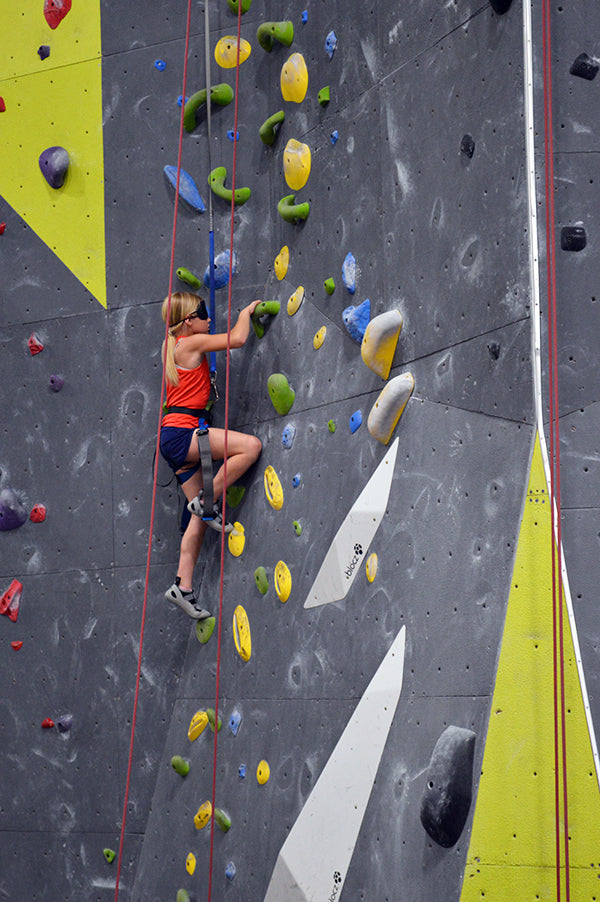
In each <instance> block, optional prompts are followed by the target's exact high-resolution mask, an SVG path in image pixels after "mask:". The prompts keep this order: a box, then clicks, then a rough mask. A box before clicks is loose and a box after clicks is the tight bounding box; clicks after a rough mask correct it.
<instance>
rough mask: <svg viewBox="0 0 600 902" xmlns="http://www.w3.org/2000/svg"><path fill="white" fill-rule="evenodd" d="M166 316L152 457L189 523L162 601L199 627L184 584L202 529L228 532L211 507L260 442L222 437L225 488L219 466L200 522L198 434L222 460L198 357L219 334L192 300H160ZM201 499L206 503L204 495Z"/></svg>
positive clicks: (244, 318)
mask: <svg viewBox="0 0 600 902" xmlns="http://www.w3.org/2000/svg"><path fill="white" fill-rule="evenodd" d="M258 303H259V301H253V302H252V303H251V304H248V306H247V307H244V309H243V310H242V311H241V312H240V314H239V316H238V319H237V322H236V324H235V326H233V328H232V329H231V331H230V337H229V345H230V347H231V348H241V347H242V345H243V344H244V343H245V341H246V339H247V338H248V334H249V332H250V316H251V314H252V313H253V311H254V308H255V307H256V305H257V304H258ZM169 309H170V315H169V332H168V337H167V340H166V341H165V342H163V348H162V354H163V360H164V365H165V381H166V386H167V401H166V404H167V408H168V412H167V413H166V414H165V416H164V417H163V420H162V423H161V431H160V451H161V454H162V456H163V457H164V458H165V460H166V461H167V463H168V464H169V466H170V467H171V469H172V470H173V471H174V473H175V474H176V476H177V481H178V482H179V484H180V485H181V486H182V488H183V492H184V494H185V497H186V498H187V500H188V505H187V508H188V510H189V512H190V513H191V514H193V515H194V516H192V517H190V519H189V523H188V524H187V526H186V528H185V532H184V534H183V536H182V539H181V548H180V553H179V566H178V568H177V577H176V579H175V582H174V583H173V585H172V586H170V587H169V589H167V591H166V593H165V598H167V599H168V600H169V601H172V602H173V603H174V604H176V605H179V607H180V608H182V610H184V611H185V612H186V614H189V616H190V617H193V618H194V619H195V620H202V619H204V618H206V617H208V616H210V615H209V612H208V611H206V610H203V608H201V607H200V605H199V604H198V602H197V601H196V598H195V597H194V591H193V587H192V582H193V574H194V567H195V565H196V561H197V560H198V555H199V553H200V549H201V547H202V542H203V540H204V533H205V532H206V527H207V526H211V527H212V528H213V529H215V530H217V531H223V530H225V532H229V531H230V530H231V529H232V527H231V525H230V524H227V523H226V524H223V518H222V514H221V504H220V503H219V504H216V502H217V500H218V499H220V498H221V496H222V495H223V492H224V491H225V489H226V488H227V486H229V485H231V484H232V483H233V482H235V481H236V479H239V477H240V476H241V475H242V474H243V473H245V472H246V470H247V469H248V468H249V467H250V466H252V464H253V463H254V462H255V461H256V460H257V458H258V456H259V454H260V452H261V447H262V446H261V442H260V439H258V438H257V437H256V436H254V435H246V434H245V433H242V432H233V431H231V430H228V433H227V485H225V483H224V472H223V471H224V467H223V466H221V467H220V469H219V470H218V471H217V473H216V474H215V476H214V479H213V486H212V488H213V498H214V500H215V507H214V510H213V511H212V514H213V518H212V519H202V517H203V516H204V509H203V497H204V493H203V484H202V468H203V462H202V461H201V455H200V447H199V445H200V442H201V441H205V439H204V436H202V437H200V436H199V433H201V432H202V433H206V432H208V442H209V447H210V454H211V457H212V460H223V458H224V455H225V430H224V429H215V428H213V427H210V428H208V425H207V420H208V416H209V415H208V412H207V411H206V409H205V408H206V404H207V403H208V399H209V395H210V374H209V367H208V360H207V356H206V355H207V354H210V352H211V351H223V350H225V349H226V348H227V334H226V333H221V334H218V335H210V334H209V326H210V319H209V316H208V313H207V310H206V305H205V303H204V301H203V300H202V298H201V297H199V296H198V295H196V294H192V293H190V292H175V293H173V294H172V295H171V306H170V308H169V306H168V298H166V299H165V300H164V302H163V305H162V318H163V320H164V321H165V322H166V321H167V312H168V311H169ZM206 456H208V454H206ZM209 466H212V464H209ZM204 467H205V468H206V461H204ZM204 488H206V486H205V487H204ZM206 494H207V495H208V496H210V491H209V489H207V492H206Z"/></svg>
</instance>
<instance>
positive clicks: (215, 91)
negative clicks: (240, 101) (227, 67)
mask: <svg viewBox="0 0 600 902" xmlns="http://www.w3.org/2000/svg"><path fill="white" fill-rule="evenodd" d="M207 96H208V94H207V92H206V88H202V90H201V91H196V93H195V94H192V96H191V97H190V98H189V99H188V100H186V103H185V106H184V108H183V127H184V128H185V130H186V132H193V131H194V129H195V128H196V112H197V111H198V110H199V109H200V107H201V106H202V105H203V104H205V103H206V98H207ZM232 100H233V88H232V87H231V85H227V84H221V85H214V86H213V87H212V88H211V89H210V102H211V104H212V103H216V104H218V106H227V104H228V103H231V101H232Z"/></svg>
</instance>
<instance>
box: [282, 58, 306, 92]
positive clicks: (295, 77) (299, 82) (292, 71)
mask: <svg viewBox="0 0 600 902" xmlns="http://www.w3.org/2000/svg"><path fill="white" fill-rule="evenodd" d="M307 90H308V69H307V68H306V63H305V62H304V57H303V56H302V54H301V53H292V55H291V56H290V57H289V59H287V60H286V62H285V63H284V64H283V66H282V69H281V94H282V97H283V99H284V100H291V101H293V102H294V103H302V101H303V100H304V98H305V97H306V92H307Z"/></svg>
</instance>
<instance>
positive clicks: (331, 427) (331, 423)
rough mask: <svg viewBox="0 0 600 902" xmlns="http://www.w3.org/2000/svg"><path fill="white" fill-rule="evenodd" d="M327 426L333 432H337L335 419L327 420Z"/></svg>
mask: <svg viewBox="0 0 600 902" xmlns="http://www.w3.org/2000/svg"><path fill="white" fill-rule="evenodd" d="M327 428H328V429H329V431H330V432H331V433H334V432H335V420H329V421H328V422H327Z"/></svg>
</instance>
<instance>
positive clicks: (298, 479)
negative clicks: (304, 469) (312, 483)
mask: <svg viewBox="0 0 600 902" xmlns="http://www.w3.org/2000/svg"><path fill="white" fill-rule="evenodd" d="M301 480H302V474H301V473H296V475H295V476H294V477H293V478H292V485H293V486H294V488H295V489H297V488H298V486H299V485H300V482H301Z"/></svg>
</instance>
